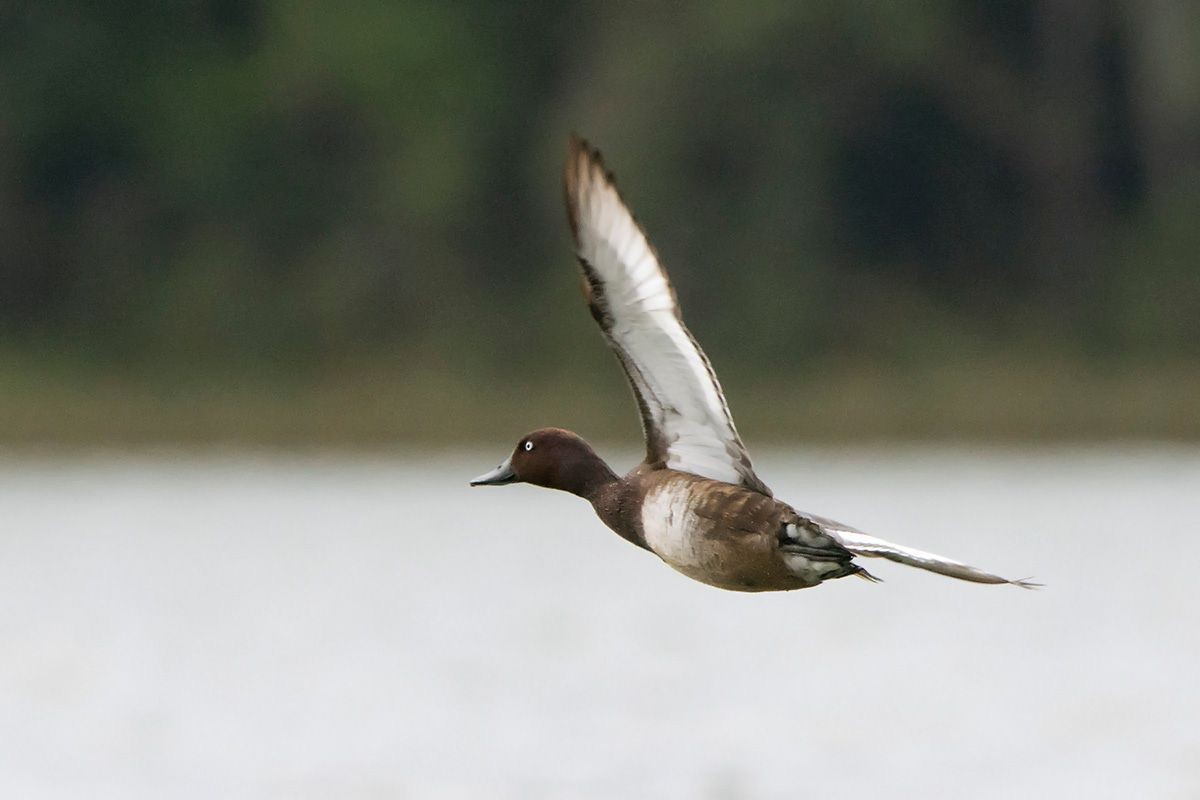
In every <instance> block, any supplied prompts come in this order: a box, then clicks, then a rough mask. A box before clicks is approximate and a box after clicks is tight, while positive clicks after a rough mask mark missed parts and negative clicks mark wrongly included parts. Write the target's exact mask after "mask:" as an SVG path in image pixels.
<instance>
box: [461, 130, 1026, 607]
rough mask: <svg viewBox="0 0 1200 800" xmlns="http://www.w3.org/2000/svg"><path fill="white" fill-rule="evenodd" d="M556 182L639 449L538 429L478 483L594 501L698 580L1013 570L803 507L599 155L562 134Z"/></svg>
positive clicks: (772, 583)
mask: <svg viewBox="0 0 1200 800" xmlns="http://www.w3.org/2000/svg"><path fill="white" fill-rule="evenodd" d="M563 187H564V192H565V197H566V206H567V219H568V222H569V223H570V226H571V233H572V235H573V237H574V239H575V245H576V255H577V257H578V260H579V264H580V271H581V277H582V283H583V291H584V297H585V298H586V300H587V303H588V308H589V309H590V311H591V314H592V317H593V318H594V319H595V320H596V322H597V324H598V325H599V326H600V330H601V332H602V333H603V334H604V338H605V340H606V341H607V342H608V344H609V346H610V347H611V348H612V350H613V353H614V354H615V355H616V357H617V360H618V362H619V363H620V364H621V367H622V369H623V370H624V372H625V377H626V378H627V379H628V381H629V385H630V388H631V389H632V390H633V395H634V398H635V400H636V401H637V405H638V410H639V412H640V413H641V418H642V430H643V433H644V434H645V439H646V457H645V459H644V461H643V462H642V463H641V464H639V465H638V466H637V467H635V468H634V469H633V470H632V471H631V472H630V473H629V474H627V475H625V476H624V477H617V475H616V473H614V472H613V471H612V470H611V469H610V468H609V467H608V465H607V464H605V463H604V461H603V459H601V458H600V457H599V456H598V455H596V452H595V451H594V450H593V449H592V448H591V446H590V445H588V443H587V442H585V441H584V440H583V439H582V438H580V437H579V436H578V435H576V434H574V433H571V432H570V431H566V430H562V429H561V428H543V429H541V430H537V431H533V432H532V433H530V434H528V435H526V436H524V437H522V438H521V440H520V441H519V442H518V443H517V446H516V447H515V448H514V450H513V453H512V455H511V456H509V458H508V459H507V460H506V461H504V463H502V464H500V466H498V467H497V468H496V469H494V470H492V471H491V472H489V473H487V474H485V475H481V476H480V477H478V478H476V479H475V480H473V481H472V482H471V484H472V485H473V486H478V485H496V484H505V483H517V482H524V483H531V484H534V485H537V486H544V487H547V488H551V489H560V490H563V491H567V492H571V493H572V494H575V495H578V496H580V497H583V498H584V499H586V500H587V501H588V502H590V503H591V504H592V507H593V508H594V509H595V511H596V514H597V515H598V516H599V517H600V519H601V520H603V522H604V524H605V525H607V526H608V527H609V528H611V529H612V530H613V531H615V532H616V533H617V534H618V535H620V536H621V537H622V538H624V539H626V540H628V541H630V542H632V543H634V544H636V545H637V546H639V547H642V548H644V549H646V550H649V551H651V552H652V553H654V554H655V555H657V556H658V557H659V558H661V559H662V560H663V561H664V562H666V563H667V564H669V565H670V566H672V567H673V568H675V569H676V570H678V571H680V572H682V573H683V574H685V575H687V576H689V577H691V578H694V579H696V580H698V581H701V582H703V583H707V584H710V585H712V586H717V587H720V588H722V589H731V590H736V591H773V590H787V589H800V588H804V587H807V586H816V585H817V584H819V583H821V582H822V581H826V580H831V579H834V578H842V577H845V576H847V575H858V576H860V577H863V578H866V579H868V580H875V578H874V577H872V576H871V575H870V574H869V573H868V572H866V570H864V569H863V568H862V567H861V566H859V565H858V564H856V563H854V561H853V559H854V558H855V557H856V556H866V557H880V558H887V559H890V560H892V561H897V562H900V563H904V564H909V565H911V566H916V567H920V568H922V569H926V570H930V571H933V572H937V573H940V574H943V575H949V576H951V577H955V578H960V579H962V580H968V581H974V582H977V583H1013V584H1015V585H1018V586H1025V587H1028V586H1032V585H1033V584H1029V583H1027V582H1025V581H1009V580H1006V579H1004V578H1001V577H998V576H996V575H992V574H990V573H987V572H984V571H982V570H978V569H975V568H974V567H969V566H967V565H965V564H961V563H959V562H957V561H953V560H951V559H947V558H944V557H942V556H936V555H933V554H932V553H925V552H923V551H920V550H916V549H914V548H910V547H905V546H903V545H897V544H894V543H892V542H887V541H884V540H882V539H878V538H875V537H873V536H868V535H867V534H864V533H862V532H861V531H857V530H855V529H854V528H851V527H850V526H848V525H842V524H841V523H838V522H834V521H833V520H829V519H825V518H823V517H818V516H815V515H812V514H805V513H803V512H800V511H797V510H796V509H794V508H792V507H791V506H790V505H788V504H787V503H784V502H782V501H779V500H777V499H775V498H774V497H773V496H772V493H771V490H770V489H769V488H767V486H766V484H765V483H763V481H762V480H760V479H759V477H758V476H757V475H756V474H755V472H754V468H753V466H752V464H751V462H750V456H749V453H747V451H746V447H745V445H744V444H743V443H742V440H741V437H740V436H739V435H738V433H737V429H736V428H735V427H734V424H733V418H732V416H731V415H730V413H729V406H728V403H727V402H726V400H725V395H724V393H723V392H722V390H721V385H720V382H719V381H718V380H717V376H716V373H715V371H714V370H713V367H712V364H711V362H710V361H709V360H708V358H707V356H705V355H704V351H703V350H701V349H700V346H699V344H698V343H697V342H696V340H695V338H694V337H693V336H692V334H691V332H690V331H689V330H688V329H687V327H686V326H685V325H684V323H683V316H682V314H681V313H680V310H679V303H678V300H677V298H676V295H675V290H674V288H673V287H672V285H671V282H670V279H669V278H668V277H667V273H666V270H664V269H663V267H662V265H661V263H660V261H659V259H658V255H657V253H656V252H655V251H654V248H653V247H652V246H651V245H650V242H649V239H648V238H647V237H646V235H645V232H644V231H643V230H642V228H641V226H640V225H639V224H638V223H637V221H636V220H635V219H634V217H633V215H632V214H631V213H630V212H629V210H628V208H627V207H626V205H625V203H624V201H623V200H622V199H621V196H620V194H619V193H618V192H617V189H616V184H615V181H614V179H613V177H612V175H611V173H609V172H608V171H607V170H606V169H605V168H604V164H603V161H602V160H601V158H600V154H599V153H598V152H597V151H596V150H594V149H593V148H592V147H590V146H589V145H588V144H587V143H586V142H584V141H583V140H582V139H579V138H578V137H574V136H573V137H571V140H570V143H569V145H568V152H567V165H566V170H565V173H564V181H563Z"/></svg>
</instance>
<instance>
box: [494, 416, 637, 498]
mask: <svg viewBox="0 0 1200 800" xmlns="http://www.w3.org/2000/svg"><path fill="white" fill-rule="evenodd" d="M615 478H616V476H615V475H614V474H613V471H612V470H611V469H609V468H608V465H607V464H605V463H604V460H603V459H602V458H600V456H598V455H596V451H595V450H593V449H592V446H591V445H590V444H588V443H587V442H585V441H584V440H583V438H582V437H581V436H579V435H578V434H575V433H572V432H571V431H567V430H563V429H562V428H541V429H539V430H536V431H533V432H532V433H527V434H525V435H524V436H522V437H521V440H520V441H518V442H517V446H516V447H515V448H513V451H512V455H510V456H509V457H508V458H506V459H505V460H504V462H503V463H501V464H500V466H498V467H496V468H495V469H494V470H492V471H491V472H487V473H485V474H483V475H480V476H479V477H478V478H475V479H474V480H472V481H471V485H472V486H500V485H503V484H506V483H532V484H533V485H535V486H545V487H546V488H548V489H561V490H563V491H565V492H571V493H572V494H578V495H581V496H582V495H586V494H588V493H589V492H591V491H593V490H594V489H595V488H596V487H598V486H600V485H602V484H604V483H607V482H608V481H611V480H615Z"/></svg>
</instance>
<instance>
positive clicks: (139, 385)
mask: <svg viewBox="0 0 1200 800" xmlns="http://www.w3.org/2000/svg"><path fill="white" fill-rule="evenodd" d="M727 383H728V386H727V387H726V388H727V390H728V394H729V400H730V404H731V406H732V408H733V410H734V413H735V415H736V418H737V421H738V424H739V427H740V429H741V431H742V433H743V435H744V437H745V438H746V439H747V440H748V441H751V442H766V441H776V442H778V441H785V442H786V441H823V442H855V441H864V440H873V439H888V440H918V439H933V440H938V439H943V440H944V439H967V440H971V439H978V440H994V441H1018V442H1019V441H1082V440H1118V439H1164V440H1176V441H1200V365H1197V364H1192V363H1180V362H1175V363H1155V364H1122V365H1110V366H1109V367H1107V368H1103V369H1102V368H1098V367H1095V366H1082V365H1079V364H1076V363H1057V362H1040V363H1031V362H1028V361H1012V362H1000V361H992V362H987V363H982V362H972V363H970V364H961V365H954V366H945V365H943V366H939V367H937V368H922V367H912V368H908V367H905V368H898V367H894V366H891V367H879V368H856V369H845V368H841V369H835V368H814V369H813V370H812V371H811V372H809V373H806V374H797V375H794V376H792V375H787V376H777V377H775V378H774V379H772V380H769V381H761V380H760V381H750V380H746V379H744V378H741V377H738V376H735V375H730V377H729V378H727ZM0 385H2V386H3V389H2V390H0V445H4V446H24V445H30V446H40V445H50V446H65V447H75V446H78V447H89V446H143V445H145V446H150V445H163V444H165V445H173V444H182V445H207V444H230V445H239V444H247V445H279V446H288V447H306V446H314V447H352V448H370V447H391V446H395V445H398V444H410V443H411V444H420V445H439V444H455V443H462V442H472V441H507V440H508V439H510V438H512V437H515V436H517V435H519V434H520V433H522V432H523V431H525V430H526V429H529V428H533V427H538V426H541V425H551V424H552V425H561V426H564V427H571V428H574V429H576V430H579V431H580V432H582V433H584V434H585V435H588V436H590V437H595V438H597V439H608V440H616V441H620V440H626V441H636V437H637V435H638V428H637V418H636V414H635V410H634V406H633V403H632V402H631V401H630V399H629V396H628V391H627V389H626V388H625V386H624V384H623V382H622V381H621V379H620V377H619V376H618V374H617V371H616V370H615V368H613V369H610V370H603V371H599V374H597V376H596V377H593V378H587V379H582V380H581V379H579V378H577V377H575V376H562V377H559V378H552V377H551V378H539V379H532V380H526V379H522V378H519V377H517V378H509V377H503V376H497V377H493V378H491V379H486V380H477V379H474V378H472V377H469V376H466V375H458V374H455V373H454V372H451V371H448V370H445V369H440V368H434V367H424V368H420V369H406V368H404V367H403V366H402V365H394V364H389V365H380V364H366V365H356V366H347V367H342V368H338V369H329V370H324V371H320V372H317V373H309V374H305V375H303V376H297V375H295V374H286V373H275V374H272V373H270V372H252V371H242V372H237V373H230V372H225V373H219V374H211V375H202V376H197V375H191V374H183V375H180V374H175V375H172V374H169V373H164V372H162V371H161V370H155V371H150V370H143V371H138V370H123V371H105V370H99V369H83V370H81V369H71V368H64V367H63V366H62V365H61V364H59V365H55V364H53V363H50V362H37V361H29V360H25V361H19V360H13V359H8V360H6V361H4V362H3V363H2V364H0Z"/></svg>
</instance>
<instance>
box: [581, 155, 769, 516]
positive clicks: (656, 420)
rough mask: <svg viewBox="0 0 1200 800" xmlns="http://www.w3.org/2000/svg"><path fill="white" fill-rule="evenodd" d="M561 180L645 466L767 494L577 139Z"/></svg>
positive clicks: (662, 277)
mask: <svg viewBox="0 0 1200 800" xmlns="http://www.w3.org/2000/svg"><path fill="white" fill-rule="evenodd" d="M564 182H565V188H566V200H567V216H568V218H569V220H570V223H571V233H572V234H573V235H574V237H575V251H576V254H577V255H578V257H579V264H580V266H581V267H582V269H583V279H584V285H583V288H584V293H585V295H586V296H587V301H588V305H589V307H590V308H591V310H592V316H593V317H595V319H596V322H598V323H599V324H600V329H601V330H602V331H603V332H604V336H605V338H606V339H607V340H608V343H609V345H610V346H611V347H612V349H613V352H615V353H616V355H617V359H618V360H619V361H620V362H621V366H622V367H624V368H625V375H626V377H628V378H629V384H630V386H632V387H633V393H634V395H635V397H636V398H637V403H638V408H639V409H640V410H641V413H642V429H643V431H644V433H645V435H646V462H647V463H649V464H652V465H656V466H665V467H669V468H671V469H677V470H680V471H682V472H690V473H692V474H694V475H700V476H703V477H705V478H712V479H714V480H719V481H724V482H726V483H732V484H737V485H741V486H744V487H746V488H748V489H753V490H755V491H758V492H762V493H763V494H767V495H770V494H771V490H770V489H768V488H767V487H766V485H765V484H763V482H762V481H761V480H759V479H758V476H757V475H755V474H754V468H753V467H752V466H751V464H750V456H749V454H747V452H746V447H745V445H743V444H742V440H741V437H739V436H738V433H737V429H736V428H734V425H733V418H732V417H731V416H730V414H729V405H728V404H727V403H726V402H725V395H724V393H723V392H722V391H721V384H720V383H718V382H717V376H716V373H715V372H713V368H712V364H710V363H709V360H708V358H707V357H706V356H705V355H704V351H703V350H701V349H700V345H698V344H697V343H696V340H695V339H694V338H693V337H692V334H691V333H690V332H689V331H688V329H687V327H686V326H685V325H684V324H683V318H682V317H681V316H680V312H679V303H678V302H677V300H676V297H675V290H674V289H673V288H672V287H671V281H670V279H669V278H668V277H667V273H666V270H664V269H663V267H662V265H661V264H660V263H659V261H658V255H657V254H656V253H655V252H654V248H653V247H651V245H650V242H649V240H648V239H647V238H646V234H645V233H644V232H643V231H642V228H641V226H640V225H638V223H637V220H635V219H634V218H633V215H632V214H631V213H630V212H629V209H628V208H626V206H625V203H624V202H623V201H622V199H621V195H620V194H619V193H618V192H617V187H616V184H615V182H614V181H613V177H612V175H611V174H610V173H608V172H607V171H606V170H605V169H604V163H603V161H602V160H601V158H600V154H599V153H598V152H597V151H596V150H595V149H593V148H592V147H591V146H590V145H588V143H587V142H585V141H584V140H582V139H580V138H579V137H576V136H572V137H571V141H570V145H569V148H568V153H567V166H566V173H565V179H564Z"/></svg>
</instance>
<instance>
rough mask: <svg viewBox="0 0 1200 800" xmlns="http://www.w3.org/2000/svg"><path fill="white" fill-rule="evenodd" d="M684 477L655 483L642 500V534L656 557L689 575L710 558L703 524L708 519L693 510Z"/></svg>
mask: <svg viewBox="0 0 1200 800" xmlns="http://www.w3.org/2000/svg"><path fill="white" fill-rule="evenodd" d="M695 487H696V484H695V483H694V482H692V481H687V480H669V481H663V482H661V483H659V484H658V485H657V486H654V487H653V488H651V489H650V491H649V492H648V493H647V494H646V497H645V499H644V500H643V501H642V519H641V522H642V535H643V536H644V537H645V540H646V545H647V546H648V547H649V548H650V549H651V550H653V551H654V553H655V554H656V555H658V557H659V558H661V559H662V560H663V561H665V562H667V563H668V564H670V565H671V566H672V567H674V568H675V569H677V570H679V571H680V572H683V573H685V574H688V575H692V574H694V573H695V572H696V571H697V570H700V569H701V568H702V567H704V565H705V563H706V562H707V561H708V560H709V559H708V558H707V557H706V553H705V552H704V551H705V550H706V549H707V548H706V547H705V546H704V540H705V538H706V537H705V535H704V533H705V531H704V526H706V525H710V524H711V522H710V521H709V520H705V519H703V518H701V517H700V516H698V515H697V514H696V513H695V511H694V508H693V506H694V499H693V490H694V489H695Z"/></svg>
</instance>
